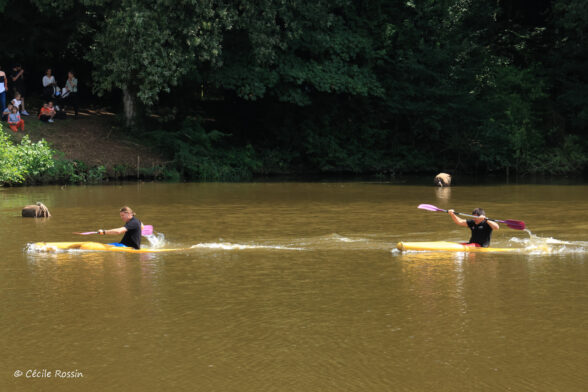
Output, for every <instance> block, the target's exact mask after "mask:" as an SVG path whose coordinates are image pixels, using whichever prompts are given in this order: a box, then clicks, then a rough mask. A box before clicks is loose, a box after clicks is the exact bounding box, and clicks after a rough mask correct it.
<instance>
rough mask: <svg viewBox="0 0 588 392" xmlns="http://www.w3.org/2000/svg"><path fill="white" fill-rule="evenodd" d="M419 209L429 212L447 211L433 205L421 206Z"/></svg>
mask: <svg viewBox="0 0 588 392" xmlns="http://www.w3.org/2000/svg"><path fill="white" fill-rule="evenodd" d="M417 208H420V209H421V210H427V211H442V212H446V211H445V210H442V209H441V208H437V207H435V206H434V205H432V204H419V206H418V207H417Z"/></svg>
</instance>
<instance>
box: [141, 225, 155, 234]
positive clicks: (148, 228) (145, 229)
mask: <svg viewBox="0 0 588 392" xmlns="http://www.w3.org/2000/svg"><path fill="white" fill-rule="evenodd" d="M151 234H153V226H151V225H144V226H143V230H141V235H145V236H146V235H151Z"/></svg>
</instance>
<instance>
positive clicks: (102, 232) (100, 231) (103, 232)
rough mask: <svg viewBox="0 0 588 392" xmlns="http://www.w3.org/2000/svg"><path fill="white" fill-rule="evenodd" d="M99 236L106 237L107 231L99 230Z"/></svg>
mask: <svg viewBox="0 0 588 392" xmlns="http://www.w3.org/2000/svg"><path fill="white" fill-rule="evenodd" d="M98 234H100V235H104V234H106V230H103V229H100V230H98Z"/></svg>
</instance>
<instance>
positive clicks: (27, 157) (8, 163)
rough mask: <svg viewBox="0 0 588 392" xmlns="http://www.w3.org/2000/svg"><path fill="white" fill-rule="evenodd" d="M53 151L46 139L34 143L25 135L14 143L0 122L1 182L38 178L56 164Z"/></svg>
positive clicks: (21, 181) (22, 181)
mask: <svg viewBox="0 0 588 392" xmlns="http://www.w3.org/2000/svg"><path fill="white" fill-rule="evenodd" d="M53 153H54V152H53V151H52V150H51V148H50V147H49V145H48V144H47V142H46V141H45V140H41V141H39V142H36V143H33V142H31V140H30V139H29V137H28V135H25V136H24V137H23V138H22V140H21V142H20V144H14V143H13V142H12V141H11V138H10V136H9V135H8V134H6V133H5V132H4V131H3V130H2V125H1V124H0V183H1V184H3V185H16V184H22V183H24V182H32V181H35V180H38V179H39V177H40V176H41V175H42V174H43V173H45V172H46V171H47V170H48V169H50V168H52V167H53V166H54V161H53Z"/></svg>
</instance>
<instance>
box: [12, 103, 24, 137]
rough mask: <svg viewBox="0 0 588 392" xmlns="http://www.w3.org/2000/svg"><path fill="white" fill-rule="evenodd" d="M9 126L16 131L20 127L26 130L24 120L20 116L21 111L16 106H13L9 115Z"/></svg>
mask: <svg viewBox="0 0 588 392" xmlns="http://www.w3.org/2000/svg"><path fill="white" fill-rule="evenodd" d="M8 126H9V127H10V129H12V130H13V131H14V132H17V131H18V130H19V129H20V130H21V131H24V120H23V119H21V118H20V113H19V112H18V109H17V108H16V107H15V106H13V107H12V113H10V114H9V115H8Z"/></svg>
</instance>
